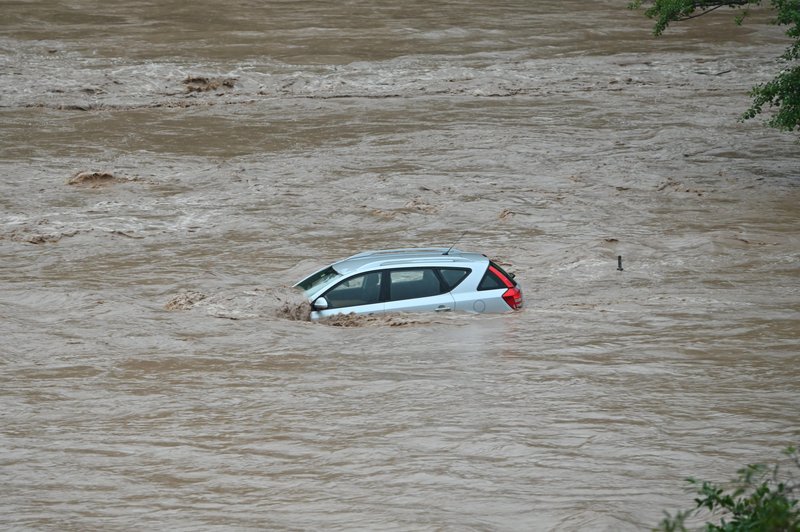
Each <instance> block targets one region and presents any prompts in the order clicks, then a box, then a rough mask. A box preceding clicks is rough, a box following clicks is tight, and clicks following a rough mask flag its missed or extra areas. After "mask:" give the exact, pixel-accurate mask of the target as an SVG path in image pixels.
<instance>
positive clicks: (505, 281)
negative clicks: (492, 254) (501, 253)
mask: <svg viewBox="0 0 800 532" xmlns="http://www.w3.org/2000/svg"><path fill="white" fill-rule="evenodd" d="M516 285H517V283H516V282H515V281H514V277H513V276H511V275H509V274H508V273H506V271H505V270H503V268H501V267H500V266H498V265H497V264H495V263H494V262H492V261H489V266H488V267H487V268H486V273H484V274H483V278H482V279H481V282H480V283H479V284H478V290H498V289H500V288H509V287H511V286H516Z"/></svg>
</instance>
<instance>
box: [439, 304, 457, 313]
mask: <svg viewBox="0 0 800 532" xmlns="http://www.w3.org/2000/svg"><path fill="white" fill-rule="evenodd" d="M451 310H453V309H451V308H450V307H446V306H444V305H440V306H438V307H436V312H449V311H451Z"/></svg>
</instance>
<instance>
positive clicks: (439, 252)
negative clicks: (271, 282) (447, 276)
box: [331, 248, 489, 275]
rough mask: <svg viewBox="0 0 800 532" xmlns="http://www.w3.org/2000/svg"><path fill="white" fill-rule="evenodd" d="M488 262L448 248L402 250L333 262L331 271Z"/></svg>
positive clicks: (372, 253)
mask: <svg viewBox="0 0 800 532" xmlns="http://www.w3.org/2000/svg"><path fill="white" fill-rule="evenodd" d="M488 260H489V259H487V258H486V256H484V255H481V254H480V253H469V252H464V251H460V250H458V249H452V248H403V249H383V250H377V251H366V252H364V253H358V254H356V255H353V256H352V257H347V258H346V259H343V260H340V261H338V262H335V263H333V264H332V265H331V266H333V269H334V270H336V271H337V272H339V273H341V274H342V275H350V274H352V273H356V272H359V271H367V270H373V269H383V268H392V267H400V268H402V267H414V266H442V267H447V266H453V267H458V266H469V265H470V264H473V265H475V264H476V263H477V264H484V263H486V262H488Z"/></svg>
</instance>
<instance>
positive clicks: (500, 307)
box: [453, 288, 511, 313]
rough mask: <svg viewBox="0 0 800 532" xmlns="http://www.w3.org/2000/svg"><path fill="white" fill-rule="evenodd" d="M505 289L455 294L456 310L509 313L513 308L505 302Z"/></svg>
mask: <svg viewBox="0 0 800 532" xmlns="http://www.w3.org/2000/svg"><path fill="white" fill-rule="evenodd" d="M505 291H506V289H505V288H503V289H501V290H481V291H476V290H470V291H464V292H457V291H456V292H453V298H454V300H455V310H458V311H463V312H478V313H483V312H491V313H494V312H509V311H511V307H509V306H508V304H507V303H506V302H505V301H503V293H504V292H505Z"/></svg>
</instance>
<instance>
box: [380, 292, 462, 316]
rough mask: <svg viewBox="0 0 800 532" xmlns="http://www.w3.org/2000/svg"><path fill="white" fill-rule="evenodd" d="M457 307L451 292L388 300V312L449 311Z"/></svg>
mask: <svg viewBox="0 0 800 532" xmlns="http://www.w3.org/2000/svg"><path fill="white" fill-rule="evenodd" d="M454 308H455V300H454V299H453V296H452V295H450V293H449V292H448V293H445V294H439V295H436V296H429V297H417V298H414V299H401V300H400V301H387V302H386V312H425V311H434V312H448V311H451V310H453V309H454Z"/></svg>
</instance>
